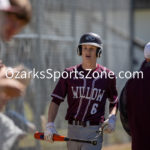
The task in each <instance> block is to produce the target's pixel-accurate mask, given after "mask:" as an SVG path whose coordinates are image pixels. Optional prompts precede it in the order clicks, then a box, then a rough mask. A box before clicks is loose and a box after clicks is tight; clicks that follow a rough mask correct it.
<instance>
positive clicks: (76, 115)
mask: <svg viewBox="0 0 150 150" xmlns="http://www.w3.org/2000/svg"><path fill="white" fill-rule="evenodd" d="M77 67H78V66H77V65H76V66H75V69H76V70H77ZM79 76H80V74H79ZM83 86H84V87H86V79H85V78H83ZM82 99H83V98H82V97H81V98H80V101H79V105H78V109H77V113H76V114H75V116H74V118H75V119H76V118H77V117H78V114H79V112H80V109H81V105H82Z"/></svg>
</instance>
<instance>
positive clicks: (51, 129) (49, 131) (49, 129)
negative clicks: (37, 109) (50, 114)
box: [44, 122, 57, 143]
mask: <svg viewBox="0 0 150 150" xmlns="http://www.w3.org/2000/svg"><path fill="white" fill-rule="evenodd" d="M53 134H57V131H56V129H55V125H54V122H49V123H47V125H46V130H45V132H44V139H45V140H46V141H49V142H50V143H53V142H54V141H53Z"/></svg>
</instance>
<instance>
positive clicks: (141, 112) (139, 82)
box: [119, 42, 150, 150]
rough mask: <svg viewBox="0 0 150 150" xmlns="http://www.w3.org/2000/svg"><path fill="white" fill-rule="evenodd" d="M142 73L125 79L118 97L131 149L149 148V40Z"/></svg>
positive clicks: (141, 69)
mask: <svg viewBox="0 0 150 150" xmlns="http://www.w3.org/2000/svg"><path fill="white" fill-rule="evenodd" d="M144 57H145V60H144V62H143V63H142V65H141V68H140V71H142V72H143V75H141V76H139V77H138V76H136V77H135V78H131V79H129V80H128V81H127V83H126V85H125V87H124V89H123V90H122V92H121V96H120V99H119V102H120V103H119V106H120V107H119V109H120V117H121V122H122V125H123V127H124V129H125V130H126V132H127V133H128V134H129V135H130V136H131V139H132V150H141V149H143V150H149V149H150V144H149V139H150V129H149V126H150V117H149V114H150V109H149V106H150V92H149V85H150V42H149V43H147V44H146V46H145V48H144Z"/></svg>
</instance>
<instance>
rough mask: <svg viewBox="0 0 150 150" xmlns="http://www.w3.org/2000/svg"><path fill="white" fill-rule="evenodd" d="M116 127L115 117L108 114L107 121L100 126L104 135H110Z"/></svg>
mask: <svg viewBox="0 0 150 150" xmlns="http://www.w3.org/2000/svg"><path fill="white" fill-rule="evenodd" d="M115 127H116V116H115V115H112V114H110V115H109V117H108V119H107V120H105V121H104V123H103V124H102V128H103V131H104V133H111V132H113V131H114V130H115Z"/></svg>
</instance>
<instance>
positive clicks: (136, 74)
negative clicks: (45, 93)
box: [6, 68, 144, 82]
mask: <svg viewBox="0 0 150 150" xmlns="http://www.w3.org/2000/svg"><path fill="white" fill-rule="evenodd" d="M143 76H144V75H143V72H142V71H133V72H130V71H120V72H119V73H118V74H117V75H116V74H115V73H114V72H113V71H109V72H107V71H106V70H104V71H101V72H98V71H92V70H91V69H86V74H85V73H84V71H77V70H73V71H65V70H64V71H57V70H53V69H51V68H48V69H46V70H42V71H38V70H36V69H35V68H33V69H32V70H30V71H29V72H26V71H14V70H13V69H12V68H8V69H7V71H6V78H8V79H11V78H15V79H19V78H21V79H25V78H32V79H51V80H53V81H54V82H56V81H57V80H58V79H59V78H63V79H67V78H70V79H71V78H75V79H84V78H85V79H92V78H94V79H98V78H110V79H113V78H116V79H117V78H120V79H130V78H137V79H139V78H143Z"/></svg>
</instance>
